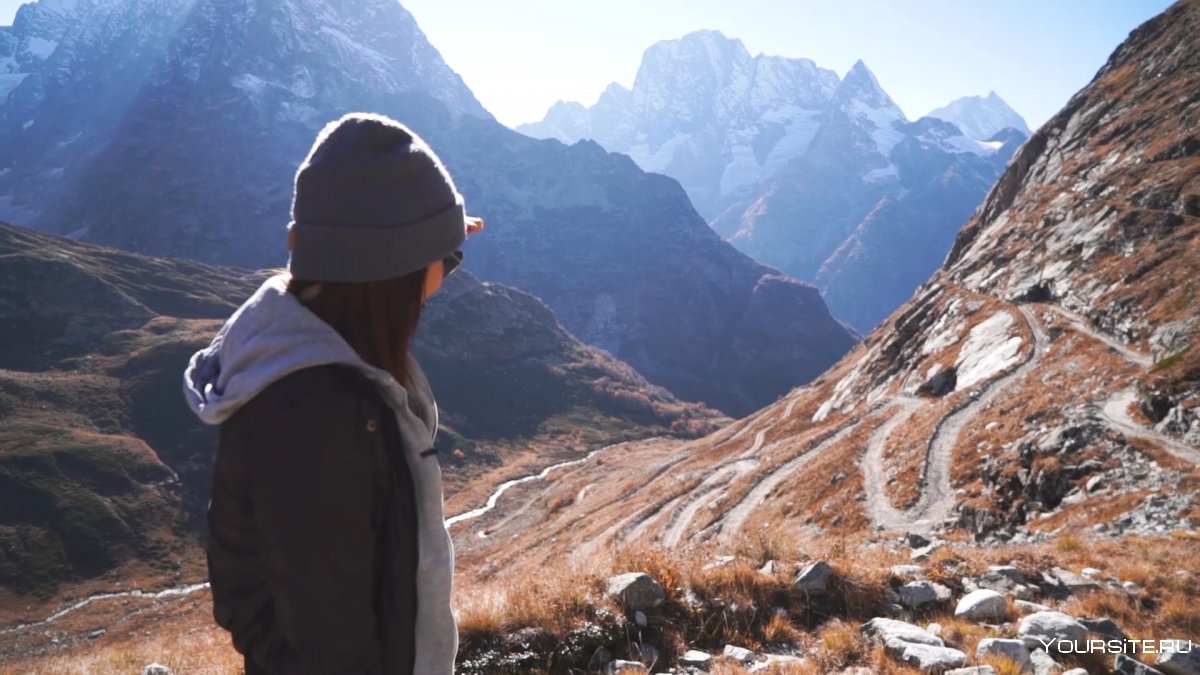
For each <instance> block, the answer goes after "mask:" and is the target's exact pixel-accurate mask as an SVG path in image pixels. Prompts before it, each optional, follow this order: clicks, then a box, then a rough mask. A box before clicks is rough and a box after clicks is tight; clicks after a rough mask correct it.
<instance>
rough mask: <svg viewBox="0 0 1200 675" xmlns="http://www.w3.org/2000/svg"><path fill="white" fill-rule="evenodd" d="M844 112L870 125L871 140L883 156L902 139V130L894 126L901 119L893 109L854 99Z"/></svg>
mask: <svg viewBox="0 0 1200 675" xmlns="http://www.w3.org/2000/svg"><path fill="white" fill-rule="evenodd" d="M846 112H847V113H848V114H849V115H850V117H851V118H852V119H856V120H858V121H859V122H860V123H861V122H866V123H868V124H869V125H870V126H871V127H872V130H871V132H870V133H871V140H872V141H874V142H875V147H876V148H877V149H878V150H879V153H880V154H881V155H883V156H884V157H887V156H888V155H890V154H891V152H892V148H894V147H896V145H897V144H898V143H900V141H902V140H904V132H903V131H900V130H899V129H897V128H896V122H898V121H901V120H900V119H899V118H897V116H896V111H895V110H893V109H889V108H875V107H872V106H870V105H867V104H866V103H864V102H862V101H854V102H852V103H851V104H850V106H849V109H848V110H847V111H846Z"/></svg>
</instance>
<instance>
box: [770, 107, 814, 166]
mask: <svg viewBox="0 0 1200 675" xmlns="http://www.w3.org/2000/svg"><path fill="white" fill-rule="evenodd" d="M762 120H763V121H764V122H768V123H776V122H777V123H780V124H783V125H784V126H785V127H786V128H787V132H786V133H785V134H784V136H783V138H781V139H779V140H778V141H776V142H775V146H774V147H773V148H771V152H769V153H767V159H766V161H764V162H763V172H764V173H765V174H768V175H769V174H773V173H775V172H776V171H777V170H779V169H780V168H782V167H783V165H784V164H787V163H788V161H790V160H792V159H794V158H796V157H799V156H800V155H803V154H804V153H805V152H807V151H808V146H809V145H811V144H812V139H813V137H814V136H816V135H817V130H818V129H820V128H821V112H820V111H819V110H804V109H803V108H799V107H796V106H784V107H782V108H780V109H779V110H772V111H768V112H767V113H766V114H764V115H763V117H762Z"/></svg>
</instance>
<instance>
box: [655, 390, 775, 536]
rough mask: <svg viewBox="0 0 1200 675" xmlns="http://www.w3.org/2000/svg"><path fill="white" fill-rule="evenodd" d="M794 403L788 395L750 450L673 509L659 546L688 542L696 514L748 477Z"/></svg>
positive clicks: (716, 470) (717, 469) (716, 469)
mask: <svg viewBox="0 0 1200 675" xmlns="http://www.w3.org/2000/svg"><path fill="white" fill-rule="evenodd" d="M796 400H797V399H796V396H795V395H794V394H793V395H790V396H789V398H788V402H787V405H786V406H784V408H783V410H782V411H780V413H779V414H778V415H776V416H775V419H773V420H771V422H770V423H769V424H767V425H766V426H765V427H763V428H761V429H759V430H758V431H757V432H756V433H755V434H754V442H753V443H751V444H750V447H749V448H747V449H746V450H745V451H744V452H742V453H741V454H739V455H737V456H736V457H734V458H733V459H732V460H730V461H727V462H725V463H723V464H720V465H718V466H716V467H713V469H711V472H710V473H709V475H708V476H707V477H706V478H705V479H704V481H703V482H701V483H700V485H699V486H697V487H696V488H695V489H694V490H692V491H691V493H690V494H688V495H687V496H685V497H684V498H683V499H682V500H681V501H680V503H679V504H677V505H676V506H675V509H676V510H675V512H674V513H673V515H672V516H671V517H670V519H669V520H668V521H667V525H666V529H665V530H663V532H662V533H661V534H660V535H659V542H660V543H662V544H663V545H664V546H668V547H675V546H678V545H679V544H681V543H682V542H683V541H684V539H686V538H688V530H689V529H690V528H691V526H692V521H693V520H694V519H695V517H696V514H698V513H700V511H701V510H703V509H705V508H707V507H709V506H711V505H713V504H715V503H716V500H717V499H720V498H721V497H722V496H724V495H725V493H726V491H727V489H728V487H729V485H730V484H731V483H732V482H733V481H734V480H736V479H737V478H739V477H741V476H744V475H746V474H748V473H750V472H751V471H753V470H754V469H755V468H757V467H758V460H757V459H756V456H757V455H758V452H759V450H761V449H762V445H763V441H764V440H765V439H766V436H767V433H768V432H770V431H771V430H772V429H774V428H775V427H776V426H778V425H779V424H782V423H783V422H785V421H787V420H788V419H789V418H791V416H792V411H793V410H794V409H795V407H796ZM746 428H749V427H746ZM744 430H745V429H743V431H744ZM740 433H741V432H739V433H738V435H740ZM736 437H737V435H735V436H734V438H736ZM730 440H732V439H730ZM641 525H642V524H641V523H637V524H635V525H634V526H633V528H632V531H635V532H639V534H640V533H642V532H644V531H645V528H642V527H641Z"/></svg>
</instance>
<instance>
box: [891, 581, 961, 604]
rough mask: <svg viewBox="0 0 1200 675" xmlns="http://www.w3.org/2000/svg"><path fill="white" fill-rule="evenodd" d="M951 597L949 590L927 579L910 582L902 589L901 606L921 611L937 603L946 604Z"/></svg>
mask: <svg viewBox="0 0 1200 675" xmlns="http://www.w3.org/2000/svg"><path fill="white" fill-rule="evenodd" d="M950 597H951V594H950V589H949V588H946V587H945V586H943V585H941V584H939V583H936V582H933V581H929V580H926V579H921V580H918V581H910V582H908V583H907V584H904V585H903V586H901V587H900V604H902V605H904V606H905V607H909V608H912V609H920V608H921V607H924V606H925V605H929V604H932V603H936V602H946V601H947V600H949V599H950Z"/></svg>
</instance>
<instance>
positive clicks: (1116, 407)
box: [1095, 388, 1200, 464]
mask: <svg viewBox="0 0 1200 675" xmlns="http://www.w3.org/2000/svg"><path fill="white" fill-rule="evenodd" d="M1135 400H1137V392H1136V391H1134V390H1133V389H1132V388H1130V389H1122V390H1120V391H1117V392H1114V393H1113V394H1112V395H1110V396H1109V397H1108V398H1106V399H1104V400H1103V401H1100V402H1099V403H1097V404H1096V406H1095V407H1096V409H1097V410H1098V411H1099V414H1100V418H1101V419H1102V420H1103V421H1104V422H1105V423H1107V424H1108V425H1109V426H1110V427H1112V428H1113V429H1115V430H1117V431H1119V432H1120V433H1122V434H1124V435H1126V436H1133V437H1134V438H1140V439H1143V440H1147V441H1150V442H1152V443H1157V444H1159V445H1161V446H1162V447H1163V449H1165V450H1166V451H1167V452H1169V453H1171V454H1172V455H1174V456H1175V457H1178V458H1179V459H1182V460H1184V461H1185V462H1191V463H1193V464H1200V448H1197V447H1195V446H1191V445H1188V444H1187V443H1184V442H1183V441H1178V440H1175V439H1174V438H1171V437H1170V436H1167V435H1166V434H1162V433H1159V432H1158V431H1155V430H1154V429H1152V428H1147V427H1144V426H1142V425H1140V424H1138V423H1137V422H1136V421H1135V420H1134V419H1133V418H1132V417H1130V416H1129V406H1131V405H1133V402H1134V401H1135Z"/></svg>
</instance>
